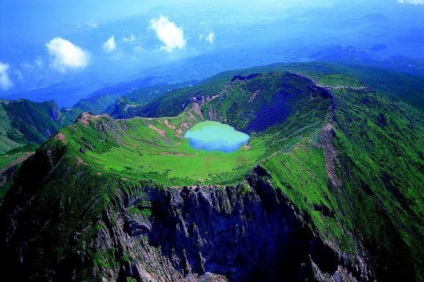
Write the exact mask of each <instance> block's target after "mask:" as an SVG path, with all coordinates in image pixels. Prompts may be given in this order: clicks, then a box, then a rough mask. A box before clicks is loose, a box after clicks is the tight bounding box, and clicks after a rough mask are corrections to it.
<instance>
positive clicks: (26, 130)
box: [0, 100, 61, 154]
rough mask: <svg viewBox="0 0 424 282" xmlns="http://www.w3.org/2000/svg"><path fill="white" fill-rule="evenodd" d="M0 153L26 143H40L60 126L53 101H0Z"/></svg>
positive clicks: (57, 112) (57, 111) (58, 115)
mask: <svg viewBox="0 0 424 282" xmlns="http://www.w3.org/2000/svg"><path fill="white" fill-rule="evenodd" d="M0 116H1V122H0V129H1V130H0V154H2V153H5V152H6V151H8V150H11V149H14V148H17V147H19V146H23V145H25V144H28V143H38V144H40V143H42V142H44V141H45V140H47V139H48V138H49V137H50V136H51V135H52V134H54V133H55V132H56V131H58V129H59V128H61V120H60V114H59V109H58V107H57V106H56V104H55V103H54V102H44V103H34V102H31V101H28V100H17V101H8V100H1V101H0Z"/></svg>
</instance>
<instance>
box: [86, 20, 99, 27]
mask: <svg viewBox="0 0 424 282" xmlns="http://www.w3.org/2000/svg"><path fill="white" fill-rule="evenodd" d="M87 25H88V26H89V27H91V28H97V27H98V26H99V24H98V23H96V22H95V21H88V22H87Z"/></svg>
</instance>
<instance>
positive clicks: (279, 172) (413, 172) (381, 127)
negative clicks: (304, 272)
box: [263, 76, 424, 280]
mask: <svg viewBox="0 0 424 282" xmlns="http://www.w3.org/2000/svg"><path fill="white" fill-rule="evenodd" d="M329 79H331V80H334V77H330V78H326V77H323V78H322V80H323V81H328V80H329ZM341 79H343V76H340V80H338V81H334V83H336V84H341V83H343V81H342V80H341ZM332 92H333V93H334V94H335V99H336V102H337V108H336V115H337V122H336V124H335V128H336V138H335V139H334V142H335V145H336V148H337V151H338V152H339V160H340V163H339V167H338V175H339V176H340V177H341V179H342V181H343V185H342V187H334V186H333V185H332V184H331V182H330V181H329V179H328V176H327V173H326V171H325V166H324V162H325V159H324V153H323V151H322V149H318V147H319V145H318V144H316V143H315V142H314V139H315V138H316V137H315V136H316V135H317V134H318V133H316V135H315V136H314V135H313V134H312V135H311V136H309V137H305V138H304V139H302V141H301V142H299V143H297V144H296V145H295V146H294V148H293V150H292V151H290V152H286V153H280V154H277V155H275V156H274V157H272V158H270V159H268V160H266V161H265V163H264V164H263V166H264V167H265V168H266V169H267V170H268V171H269V172H270V173H271V175H272V179H271V181H272V182H273V184H274V185H275V186H276V187H279V188H280V189H282V190H283V191H284V193H285V194H286V195H287V196H288V197H289V198H290V199H291V200H292V201H293V202H294V203H295V205H296V206H297V207H299V208H301V209H303V210H304V211H305V212H306V213H308V214H310V216H311V217H312V219H313V223H314V225H315V226H316V227H317V228H318V230H319V232H320V233H321V235H322V236H323V237H324V238H327V239H328V240H329V241H331V242H338V245H340V246H342V248H343V250H344V251H345V252H347V253H352V254H353V253H355V252H356V251H357V246H356V244H355V242H354V240H352V239H353V237H352V234H353V235H355V237H356V238H362V239H361V240H364V242H365V246H366V247H367V248H368V249H369V250H372V252H373V253H374V254H375V255H376V256H377V257H378V259H380V260H381V261H380V262H379V264H381V265H383V267H387V268H389V269H398V273H403V274H399V275H405V273H408V274H409V275H411V276H410V277H409V278H408V279H417V280H422V279H423V267H424V261H423V259H422V258H423V257H424V249H423V246H424V228H423V227H424V220H423V215H424V213H423V212H424V205H423V203H424V193H423V191H422V187H423V186H422V185H423V183H424V149H423V148H424V144H423V142H424V124H423V113H422V112H421V111H419V110H416V109H414V108H412V107H410V106H408V105H406V104H402V103H400V104H396V103H393V102H392V101H391V100H389V99H387V98H384V97H383V96H381V95H379V94H377V93H375V92H372V91H363V90H360V91H359V90H352V89H350V90H349V89H339V90H334V89H333V90H332ZM323 207H325V208H324V209H323ZM404 262H409V263H411V264H412V265H413V266H414V269H408V268H407V266H405V264H404ZM414 276H415V277H414ZM380 278H382V279H383V280H384V279H389V278H395V279H403V278H405V277H402V276H399V277H380Z"/></svg>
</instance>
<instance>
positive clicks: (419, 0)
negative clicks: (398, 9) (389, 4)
mask: <svg viewBox="0 0 424 282" xmlns="http://www.w3.org/2000/svg"><path fill="white" fill-rule="evenodd" d="M397 1H398V3H400V4H412V5H424V0H397Z"/></svg>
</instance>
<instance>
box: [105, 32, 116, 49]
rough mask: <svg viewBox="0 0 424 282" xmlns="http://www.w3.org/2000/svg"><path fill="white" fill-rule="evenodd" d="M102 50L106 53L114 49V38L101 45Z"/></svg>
mask: <svg viewBox="0 0 424 282" xmlns="http://www.w3.org/2000/svg"><path fill="white" fill-rule="evenodd" d="M103 49H104V50H105V51H106V52H108V53H109V52H112V51H114V50H115V49H116V42H115V37H114V36H113V35H112V36H111V37H109V39H108V40H106V42H105V43H104V44H103Z"/></svg>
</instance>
